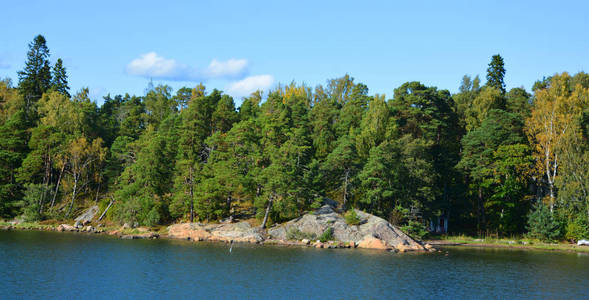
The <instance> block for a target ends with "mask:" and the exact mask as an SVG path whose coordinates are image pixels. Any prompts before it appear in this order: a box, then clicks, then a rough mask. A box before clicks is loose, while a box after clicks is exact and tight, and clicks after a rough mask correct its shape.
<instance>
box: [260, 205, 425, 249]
mask: <svg viewBox="0 0 589 300" xmlns="http://www.w3.org/2000/svg"><path fill="white" fill-rule="evenodd" d="M355 212H356V215H357V216H358V218H359V219H360V222H359V225H348V224H347V223H346V220H345V219H344V217H343V216H342V215H341V214H338V213H337V212H336V211H335V210H334V208H333V207H331V206H329V205H324V206H322V207H321V208H320V209H318V210H316V211H314V212H312V213H309V214H306V215H303V216H301V217H299V218H297V219H294V220H291V221H289V222H286V223H284V224H281V225H277V226H274V227H272V228H270V229H269V230H268V234H269V235H270V236H271V237H272V238H273V239H278V240H288V239H289V237H291V236H297V235H299V236H300V235H302V236H312V237H319V236H321V235H322V234H323V233H324V232H325V231H326V230H328V229H329V228H332V230H333V234H332V235H333V239H334V240H336V241H341V242H347V243H352V242H353V243H354V245H357V246H358V248H369V249H396V250H400V251H427V249H426V248H425V247H424V246H422V245H421V244H420V243H418V242H417V241H415V240H414V239H412V238H411V237H410V236H408V235H406V234H405V233H403V232H402V231H401V230H400V229H399V228H397V227H395V226H393V225H391V224H390V223H389V222H387V221H385V220H384V219H382V218H379V217H377V216H373V215H371V214H367V213H365V212H362V211H360V210H355Z"/></svg>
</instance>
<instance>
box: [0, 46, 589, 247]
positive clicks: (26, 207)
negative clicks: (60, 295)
mask: <svg viewBox="0 0 589 300" xmlns="http://www.w3.org/2000/svg"><path fill="white" fill-rule="evenodd" d="M506 74H508V73H507V72H506V67H505V65H504V61H503V58H502V57H501V56H500V55H495V56H493V57H492V58H491V61H490V63H489V65H488V69H487V74H486V82H485V83H483V82H482V81H481V79H480V78H479V76H478V75H477V76H474V77H471V76H468V75H465V76H464V78H463V79H462V82H461V83H460V88H459V92H458V93H456V94H451V93H450V92H449V91H448V90H443V89H438V88H436V87H430V86H425V85H424V84H422V83H419V82H407V83H405V84H403V85H401V86H400V87H398V88H396V89H395V91H394V95H393V97H392V98H389V99H387V98H386V97H385V95H379V94H374V95H370V93H369V90H368V87H367V86H366V85H364V84H362V83H360V82H357V81H356V80H355V79H354V78H352V77H350V76H349V75H345V76H343V77H341V78H336V79H331V80H328V81H327V83H326V84H325V85H324V86H321V85H319V86H317V87H315V88H311V87H309V86H306V85H304V84H302V85H299V84H296V83H291V84H288V85H280V86H278V87H276V88H275V89H274V90H271V91H267V93H263V92H262V91H259V92H256V93H253V94H252V95H250V96H249V97H246V98H244V99H243V101H242V103H241V106H240V107H239V108H236V106H235V102H234V99H233V98H232V97H230V96H228V95H226V94H223V92H221V91H218V90H212V91H208V90H207V89H206V88H205V86H203V85H202V84H199V85H197V86H195V87H184V88H181V89H179V90H178V91H175V92H174V91H173V90H172V88H170V87H169V86H166V85H158V86H153V84H150V85H149V86H148V88H147V90H146V92H145V95H129V94H125V95H115V96H111V95H108V96H105V97H104V102H103V104H102V105H101V106H97V104H96V103H95V102H93V101H91V100H90V98H89V95H88V94H89V92H88V89H82V90H80V91H78V92H77V93H75V94H73V95H70V90H69V87H68V77H67V73H66V69H65V68H64V66H63V62H62V60H61V59H57V60H56V62H55V64H51V63H50V52H49V49H48V47H47V43H46V40H45V38H44V37H43V36H41V35H39V36H37V37H35V38H34V40H33V41H32V42H31V43H30V44H29V51H28V55H27V61H26V63H25V66H24V69H23V70H22V71H20V72H19V73H18V83H17V84H13V82H12V81H11V80H10V79H4V80H2V81H0V217H3V218H14V217H19V218H24V219H26V220H30V221H40V220H45V219H58V220H60V219H71V218H72V217H73V216H75V215H77V214H78V213H79V212H80V211H81V210H82V209H84V208H85V207H88V206H89V205H93V204H95V203H97V204H98V205H99V206H100V209H101V211H103V210H105V209H106V207H107V206H108V207H110V206H112V208H110V209H109V211H108V213H107V215H106V217H107V218H108V219H109V220H111V221H112V222H120V223H124V222H128V223H131V224H138V225H146V226H154V225H157V224H169V223H173V222H181V221H202V222H207V221H208V222H213V221H218V220H222V219H225V218H247V217H256V218H257V219H258V220H259V222H260V224H261V225H262V226H268V225H270V224H272V223H277V222H283V221H286V220H289V219H292V218H295V217H298V216H300V215H302V214H303V213H305V212H307V211H309V210H311V209H314V208H317V207H318V206H320V205H321V203H322V202H323V201H324V199H326V198H329V199H332V200H335V201H337V202H338V203H339V204H340V206H341V207H342V209H343V210H347V209H349V208H358V209H361V210H365V211H367V212H369V213H372V214H375V215H378V216H381V217H383V218H385V219H387V220H389V221H390V222H392V223H393V224H398V225H400V226H405V228H407V229H408V230H410V231H413V232H416V233H418V232H423V231H424V230H425V229H426V228H428V229H430V230H435V229H436V227H438V228H439V224H438V223H439V222H441V221H440V220H448V230H449V231H450V232H452V233H466V234H496V235H499V236H510V235H519V234H528V235H530V236H532V237H536V238H539V239H543V240H556V239H568V240H576V239H579V238H583V237H588V233H589V222H588V219H589V194H588V193H589V140H588V139H589V74H585V73H582V72H581V73H578V74H576V75H569V74H567V73H561V74H554V75H552V76H550V77H545V78H543V79H541V80H539V81H537V82H536V83H535V84H534V86H533V89H532V91H526V90H525V89H524V88H513V89H511V90H509V91H508V90H506V86H505V83H504V77H505V76H506ZM457 84H458V82H457ZM432 225H433V227H432Z"/></svg>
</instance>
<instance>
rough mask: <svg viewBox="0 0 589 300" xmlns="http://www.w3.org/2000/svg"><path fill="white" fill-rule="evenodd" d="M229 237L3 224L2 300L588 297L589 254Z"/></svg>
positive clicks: (0, 233) (0, 252)
mask: <svg viewBox="0 0 589 300" xmlns="http://www.w3.org/2000/svg"><path fill="white" fill-rule="evenodd" d="M445 251H447V254H448V255H446V253H435V254H392V253H386V252H380V251H370V250H349V249H313V248H289V247H271V246H257V245H249V244H248V245H246V244H243V245H242V244H238V245H234V246H233V249H232V251H231V253H230V252H229V247H228V245H225V244H210V243H191V242H187V241H170V240H120V239H116V238H113V237H107V236H91V235H85V234H74V233H52V232H35V231H30V232H28V231H20V232H19V231H0V299H23V298H37V299H74V298H76V299H112V298H125V299H138V298H162V299H188V298H200V299H204V298H206V299H209V298H213V299H215V298H258V299H259V298H271V299H279V298H288V299H293V298H296V299H317V298H321V299H334V298H335V299H392V298H395V299H432V298H453V299H457V298H458V299H464V298H493V299H496V298H503V299H505V298H514V297H517V298H550V299H555V298H559V299H582V298H585V299H587V298H589V255H587V254H575V253H557V252H542V251H524V250H506V249H473V248H469V249H466V248H460V249H459V248H447V249H445Z"/></svg>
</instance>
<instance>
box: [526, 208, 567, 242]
mask: <svg viewBox="0 0 589 300" xmlns="http://www.w3.org/2000/svg"><path fill="white" fill-rule="evenodd" d="M559 227H560V226H559V224H558V222H557V221H556V220H555V219H554V216H553V215H552V213H550V209H548V207H546V205H544V204H542V203H538V204H537V205H536V207H535V208H534V211H532V213H530V215H529V216H528V227H527V229H528V236H530V237H531V238H536V239H539V240H541V241H554V240H555V239H557V238H558V236H559V235H560V228H559Z"/></svg>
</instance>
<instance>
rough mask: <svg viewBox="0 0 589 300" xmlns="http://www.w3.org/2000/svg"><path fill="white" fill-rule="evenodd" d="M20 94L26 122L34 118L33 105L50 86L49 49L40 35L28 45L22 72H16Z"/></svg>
mask: <svg viewBox="0 0 589 300" xmlns="http://www.w3.org/2000/svg"><path fill="white" fill-rule="evenodd" d="M18 79H19V80H18V86H19V91H20V94H21V95H22V96H23V98H24V99H25V104H26V106H25V115H26V116H27V120H28V121H33V120H34V118H36V116H35V114H36V112H35V107H34V106H35V103H36V102H37V100H38V99H39V98H41V96H42V95H43V93H45V92H46V91H47V90H48V89H49V87H50V86H51V67H50V65H49V48H48V47H47V41H46V40H45V37H43V36H42V35H37V36H36V37H35V39H34V40H33V41H32V42H31V43H30V44H29V52H28V53H27V61H26V62H25V67H24V69H23V70H22V71H19V72H18Z"/></svg>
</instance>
